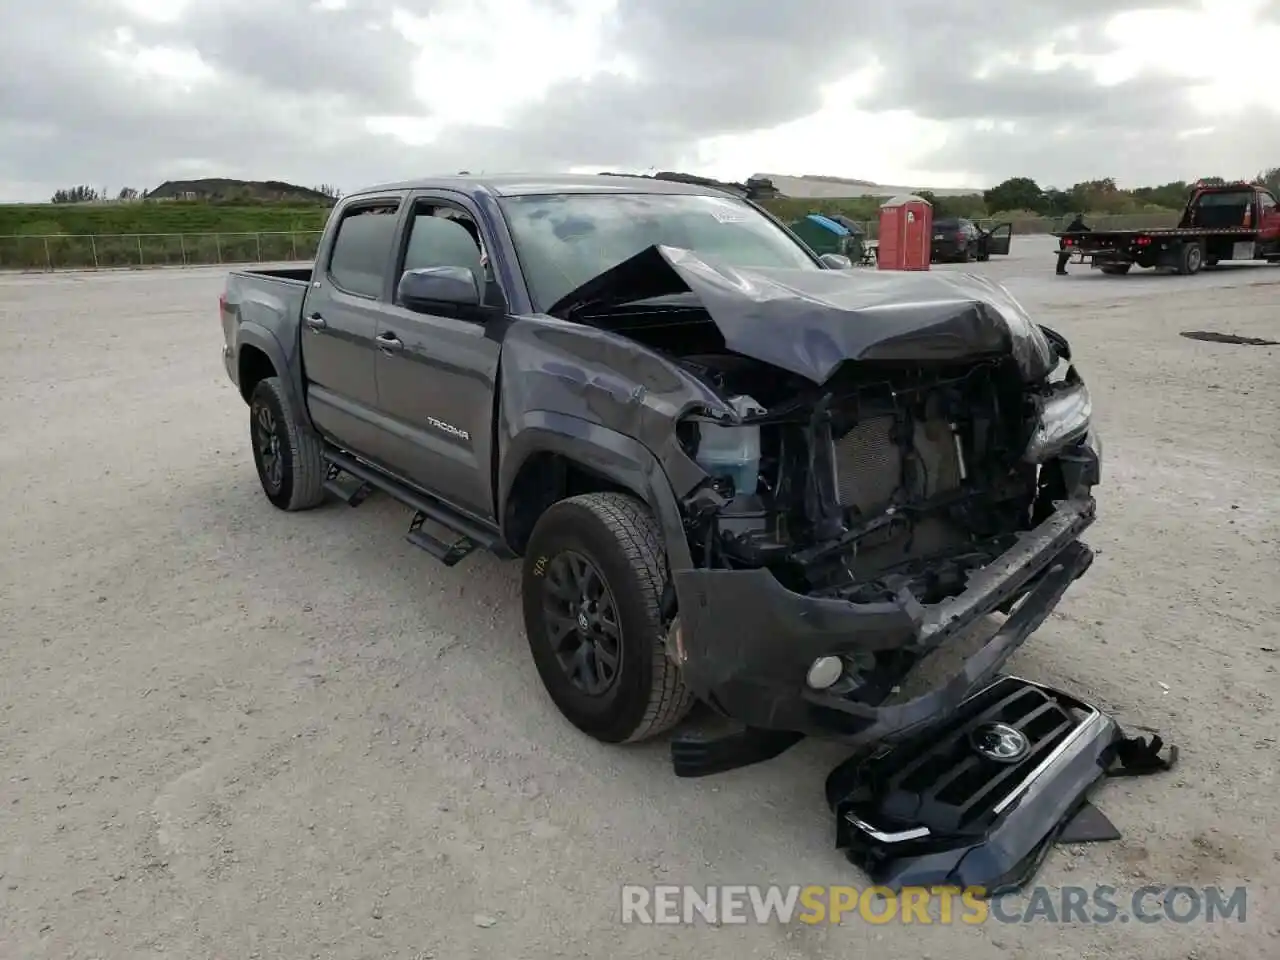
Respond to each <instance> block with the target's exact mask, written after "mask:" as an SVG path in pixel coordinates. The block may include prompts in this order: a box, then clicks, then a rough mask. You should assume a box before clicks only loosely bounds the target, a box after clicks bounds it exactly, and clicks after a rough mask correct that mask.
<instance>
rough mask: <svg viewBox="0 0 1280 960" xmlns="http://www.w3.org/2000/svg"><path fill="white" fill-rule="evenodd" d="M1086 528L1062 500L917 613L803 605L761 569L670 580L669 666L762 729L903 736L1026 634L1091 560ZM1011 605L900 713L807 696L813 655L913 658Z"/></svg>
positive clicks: (1079, 509) (684, 574)
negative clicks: (945, 597) (672, 647)
mask: <svg viewBox="0 0 1280 960" xmlns="http://www.w3.org/2000/svg"><path fill="white" fill-rule="evenodd" d="M1093 519H1094V502H1093V499H1092V498H1090V497H1083V498H1080V499H1075V500H1067V501H1064V502H1062V503H1060V504H1059V505H1058V509H1057V510H1055V512H1054V513H1053V514H1052V515H1051V516H1050V517H1048V518H1047V519H1046V520H1045V521H1044V522H1043V523H1041V524H1040V525H1039V526H1038V527H1036V528H1035V529H1034V530H1031V531H1028V532H1027V533H1025V534H1024V535H1022V537H1021V538H1020V541H1019V542H1018V543H1017V544H1015V545H1014V546H1013V547H1012V548H1010V549H1009V550H1008V551H1006V552H1005V553H1004V554H1003V555H1001V556H1000V557H998V558H997V559H996V560H994V561H993V562H992V563H990V564H988V565H987V566H986V567H984V568H982V569H981V570H979V571H977V572H976V573H975V574H974V576H973V577H972V579H971V580H970V583H969V585H968V587H967V588H966V589H965V591H964V592H963V593H961V594H960V595H958V596H956V597H954V598H952V599H951V600H949V601H947V602H945V603H941V604H937V605H935V606H932V607H925V606H922V605H921V604H919V603H917V602H916V601H915V600H914V599H913V598H912V597H911V596H910V595H905V596H903V597H902V598H901V599H900V600H899V601H897V602H883V603H868V604H858V603H849V602H846V601H842V600H834V599H829V598H811V597H806V596H804V595H802V594H797V593H793V592H791V591H789V590H787V589H786V588H785V587H783V586H782V585H781V584H780V583H779V582H778V581H777V580H776V579H775V578H774V577H773V576H772V574H770V573H769V572H768V571H767V570H763V569H755V570H676V571H675V572H674V580H675V586H676V591H677V594H678V596H679V604H680V624H679V628H678V629H679V638H678V642H677V644H676V647H677V653H676V655H677V657H678V658H679V659H680V660H681V665H682V668H683V671H684V676H685V680H686V682H687V683H688V684H689V685H690V687H691V688H692V689H693V690H694V692H695V693H697V694H698V695H699V696H700V697H702V699H704V700H706V701H707V702H708V703H710V704H712V705H713V706H714V707H716V708H717V709H718V710H719V711H720V712H721V713H723V714H724V715H726V716H728V717H731V718H733V719H735V720H737V721H739V722H741V723H743V724H746V725H748V726H750V727H754V728H758V729H761V730H791V731H795V732H799V733H804V734H808V735H817V736H824V737H832V738H836V739H840V740H842V741H844V742H848V743H851V744H861V743H868V742H871V741H873V740H878V739H885V738H890V737H893V736H897V735H899V734H902V733H905V732H908V731H909V730H910V729H912V728H914V727H916V726H918V725H920V724H922V723H926V722H928V721H930V720H932V719H935V718H936V717H937V716H938V715H940V714H945V713H946V712H948V711H949V710H952V709H954V708H955V707H956V706H957V705H958V704H959V703H960V702H961V701H962V700H963V699H964V698H965V697H966V696H968V694H970V693H971V692H972V691H973V690H974V689H976V688H977V687H978V686H979V685H981V684H982V683H983V682H984V681H985V680H987V679H989V678H990V677H991V676H992V675H993V674H995V673H996V672H997V671H998V670H999V669H1000V667H1001V666H1002V665H1003V664H1004V663H1005V661H1006V660H1007V659H1008V658H1009V656H1010V655H1012V653H1013V652H1014V651H1015V650H1016V649H1017V648H1018V647H1019V646H1020V645H1021V644H1022V643H1023V642H1025V641H1026V640H1027V638H1028V637H1029V636H1030V635H1031V634H1032V633H1034V632H1035V630H1036V629H1037V628H1038V627H1039V626H1040V625H1041V623H1043V622H1044V620H1045V618H1046V617H1047V616H1048V615H1049V612H1050V611H1051V610H1052V609H1053V608H1054V606H1056V605H1057V603H1058V601H1059V600H1060V599H1061V598H1062V596H1063V594H1064V593H1065V592H1066V590H1067V589H1068V587H1070V585H1071V583H1072V582H1073V581H1074V580H1076V579H1077V578H1078V577H1080V576H1081V575H1082V574H1083V573H1084V572H1085V571H1086V570H1087V569H1088V567H1089V565H1090V564H1091V563H1092V561H1093V552H1092V551H1091V550H1090V549H1089V548H1088V546H1086V545H1085V544H1084V543H1082V542H1080V541H1079V540H1078V539H1077V538H1078V536H1079V535H1080V533H1081V532H1082V531H1083V530H1084V529H1086V528H1087V527H1088V526H1089V525H1090V524H1091V523H1092V522H1093ZM1019 594H1022V597H1021V598H1020V599H1019V601H1018V603H1017V605H1016V606H1015V607H1014V608H1013V612H1012V614H1011V615H1010V616H1009V618H1008V620H1007V621H1006V622H1005V623H1004V625H1003V626H1002V627H1001V629H1000V630H999V631H998V632H997V633H996V635H995V636H994V637H992V638H991V640H989V641H988V642H987V644H986V645H985V646H983V648H982V649H981V650H979V651H978V652H977V653H975V654H974V655H973V656H972V657H970V658H969V659H968V660H967V661H966V662H965V664H964V665H963V668H962V669H961V671H960V672H959V673H958V674H957V675H955V676H953V677H952V678H951V679H950V680H948V681H947V682H946V683H945V684H943V685H942V686H940V687H938V688H935V689H934V690H932V691H930V692H928V693H925V694H922V695H921V696H919V697H916V698H914V699H912V700H909V701H907V702H905V703H901V704H893V705H887V706H881V705H877V704H876V703H874V702H864V701H859V700H853V699H850V698H847V697H842V696H837V695H833V694H830V693H825V692H821V691H815V690H812V689H810V688H809V687H808V686H807V684H806V683H805V673H806V672H807V670H808V668H809V666H810V664H812V663H813V661H814V660H815V659H816V658H818V657H820V656H827V655H835V654H839V653H842V652H848V651H856V650H863V651H880V650H909V651H911V652H912V653H913V654H915V655H916V656H917V657H923V656H924V655H926V654H927V653H928V652H930V651H931V650H934V649H936V648H938V647H940V646H941V645H942V644H944V643H945V642H947V641H948V640H950V639H951V638H953V637H954V636H955V635H957V634H958V633H960V632H961V631H963V630H964V629H966V628H967V627H969V626H970V625H972V624H973V623H974V622H975V621H977V620H978V618H980V617H982V616H984V615H986V614H988V613H991V612H993V611H995V610H996V609H999V608H1001V607H1002V606H1003V605H1005V604H1007V603H1008V602H1009V601H1010V600H1013V599H1014V598H1016V597H1018V595H1019Z"/></svg>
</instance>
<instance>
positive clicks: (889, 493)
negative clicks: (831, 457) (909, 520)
mask: <svg viewBox="0 0 1280 960" xmlns="http://www.w3.org/2000/svg"><path fill="white" fill-rule="evenodd" d="M911 459H912V462H913V464H914V465H913V466H912V467H911V468H910V469H909V470H907V471H906V472H905V473H904V469H903V455H902V450H901V449H900V448H899V445H898V443H897V442H896V441H895V439H894V418H893V417H892V416H882V417H871V418H869V419H866V420H863V421H862V422H860V423H859V424H858V425H857V426H855V427H854V428H853V429H852V430H850V431H849V432H848V433H846V434H844V435H843V436H842V437H840V438H839V439H838V440H836V441H835V471H836V498H837V500H839V502H840V505H841V506H842V507H844V508H845V509H846V510H857V511H858V512H859V513H860V514H862V515H864V516H865V515H874V514H878V513H882V512H884V510H885V508H886V507H888V506H889V505H890V504H891V503H892V502H893V501H894V498H895V495H896V494H897V492H898V490H899V489H900V488H902V487H903V486H904V485H905V484H906V483H907V481H910V484H911V487H912V488H913V489H910V490H908V491H906V496H907V499H909V500H915V499H920V498H923V497H931V496H935V495H937V494H939V493H942V492H943V491H946V490H953V489H955V488H956V487H958V486H959V485H960V482H961V480H962V479H963V470H962V469H961V464H960V461H959V459H958V456H957V453H956V442H955V437H954V435H953V434H952V432H951V427H950V425H949V424H948V423H947V422H946V421H944V420H926V421H923V422H921V421H916V423H915V427H914V430H913V438H912V455H911Z"/></svg>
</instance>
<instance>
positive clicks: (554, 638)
mask: <svg viewBox="0 0 1280 960" xmlns="http://www.w3.org/2000/svg"><path fill="white" fill-rule="evenodd" d="M542 590H543V597H542V600H543V609H544V611H545V620H544V622H545V624H546V630H547V641H548V642H549V643H550V644H551V649H552V650H553V651H554V653H555V656H556V660H557V661H558V662H559V663H560V668H561V669H562V670H563V671H564V672H565V675H566V676H567V677H568V678H569V682H570V683H571V684H573V686H574V687H575V688H577V689H578V690H581V691H582V692H583V693H585V694H586V695H587V696H590V697H600V696H604V695H605V694H607V693H608V692H609V690H610V688H611V687H612V686H613V684H614V682H615V681H616V680H617V678H618V666H619V662H620V654H621V646H622V630H621V627H620V626H619V623H618V606H617V604H616V603H615V602H614V599H613V593H612V591H610V589H609V585H608V584H607V583H605V581H604V577H603V576H602V575H601V573H600V571H599V570H598V569H597V568H596V566H595V564H593V563H592V562H591V561H590V560H588V559H587V558H586V557H584V556H583V555H582V554H580V553H577V552H576V551H573V550H566V551H565V552H563V553H560V554H557V555H556V556H555V557H553V558H552V559H551V561H550V562H549V563H548V564H547V571H546V576H545V577H544V578H543V580H542Z"/></svg>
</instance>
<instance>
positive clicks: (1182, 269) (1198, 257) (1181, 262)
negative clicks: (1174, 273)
mask: <svg viewBox="0 0 1280 960" xmlns="http://www.w3.org/2000/svg"><path fill="white" fill-rule="evenodd" d="M1203 266H1204V247H1202V246H1200V244H1199V243H1185V244H1183V245H1182V250H1181V251H1179V253H1178V273H1180V274H1182V275H1183V276H1191V275H1192V274H1195V273H1199V272H1200V268H1201V267H1203Z"/></svg>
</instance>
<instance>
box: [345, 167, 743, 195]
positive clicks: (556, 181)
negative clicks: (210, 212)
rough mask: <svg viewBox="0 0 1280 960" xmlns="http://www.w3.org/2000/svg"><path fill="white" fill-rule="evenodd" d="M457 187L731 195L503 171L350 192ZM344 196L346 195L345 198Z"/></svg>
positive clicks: (691, 187) (684, 186)
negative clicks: (486, 175) (498, 174)
mask: <svg viewBox="0 0 1280 960" xmlns="http://www.w3.org/2000/svg"><path fill="white" fill-rule="evenodd" d="M431 189H441V190H454V191H457V192H459V193H468V194H469V193H490V194H493V195H495V196H499V197H527V196H538V195H545V194H553V193H667V194H692V195H695V196H714V197H732V196H734V194H732V193H728V192H726V191H724V190H717V189H716V188H715V187H705V186H702V185H701V184H695V183H680V182H678V181H675V180H658V179H655V178H653V177H624V176H617V175H614V174H599V173H597V174H584V173H577V174H566V173H557V174H504V175H500V176H491V177H470V176H456V177H423V178H421V179H418V180H402V181H399V182H397V183H381V184H378V185H377V186H372V187H365V188H363V189H361V190H356V191H353V192H352V193H351V194H348V196H350V197H356V196H366V195H368V194H371V193H385V192H388V191H391V190H431ZM344 199H345V198H344Z"/></svg>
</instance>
